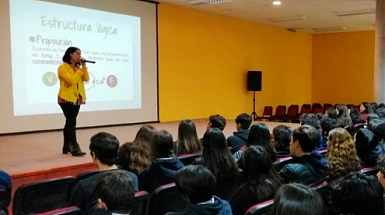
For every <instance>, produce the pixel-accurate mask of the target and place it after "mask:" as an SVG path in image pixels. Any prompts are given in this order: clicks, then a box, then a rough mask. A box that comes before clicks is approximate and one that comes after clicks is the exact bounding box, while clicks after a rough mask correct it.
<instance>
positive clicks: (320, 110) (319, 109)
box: [313, 107, 324, 114]
mask: <svg viewBox="0 0 385 215" xmlns="http://www.w3.org/2000/svg"><path fill="white" fill-rule="evenodd" d="M323 112H324V109H323V108H322V107H321V108H315V109H314V110H313V113H314V114H317V113H323Z"/></svg>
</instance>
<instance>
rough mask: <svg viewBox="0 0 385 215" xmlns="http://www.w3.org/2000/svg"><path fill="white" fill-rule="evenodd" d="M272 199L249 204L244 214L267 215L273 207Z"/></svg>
mask: <svg viewBox="0 0 385 215" xmlns="http://www.w3.org/2000/svg"><path fill="white" fill-rule="evenodd" d="M273 203H274V199H270V200H268V201H266V202H262V203H259V204H256V205H254V206H251V208H249V209H248V210H247V211H246V213H245V215H268V214H270V212H271V209H272V208H273Z"/></svg>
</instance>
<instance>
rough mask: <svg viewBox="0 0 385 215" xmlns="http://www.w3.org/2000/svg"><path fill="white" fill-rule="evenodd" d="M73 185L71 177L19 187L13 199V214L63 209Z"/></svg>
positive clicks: (73, 180)
mask: <svg viewBox="0 0 385 215" xmlns="http://www.w3.org/2000/svg"><path fill="white" fill-rule="evenodd" d="M74 185H75V178H73V177H63V178H58V179H50V180H44V181H40V182H35V183H29V184H24V185H21V186H20V187H19V188H17V190H16V192H15V196H14V199H13V210H12V211H13V214H14V215H26V214H31V213H42V212H46V211H51V210H56V209H59V208H64V207H66V206H67V202H68V199H69V197H70V195H71V191H72V188H73V187H74Z"/></svg>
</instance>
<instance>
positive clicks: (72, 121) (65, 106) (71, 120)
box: [59, 103, 80, 144]
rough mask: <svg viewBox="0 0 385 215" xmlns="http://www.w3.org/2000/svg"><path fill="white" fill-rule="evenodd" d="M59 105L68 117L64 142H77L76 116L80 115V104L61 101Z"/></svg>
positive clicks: (64, 131)
mask: <svg viewBox="0 0 385 215" xmlns="http://www.w3.org/2000/svg"><path fill="white" fill-rule="evenodd" d="M59 105H60V107H61V109H62V110H63V113H64V116H65V118H66V124H65V126H64V130H63V136H64V144H69V143H70V142H72V143H76V142H77V140H76V117H77V116H78V113H79V109H80V105H79V106H76V105H73V104H71V103H59Z"/></svg>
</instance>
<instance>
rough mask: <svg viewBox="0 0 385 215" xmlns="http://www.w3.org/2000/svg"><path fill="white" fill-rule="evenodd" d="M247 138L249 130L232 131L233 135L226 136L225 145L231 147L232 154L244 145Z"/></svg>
mask: <svg viewBox="0 0 385 215" xmlns="http://www.w3.org/2000/svg"><path fill="white" fill-rule="evenodd" d="M248 138H249V130H242V131H237V132H233V136H230V137H228V138H227V145H228V146H229V147H231V153H232V154H234V153H235V152H237V151H238V150H239V149H240V148H241V147H243V146H246V143H247V139H248Z"/></svg>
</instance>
